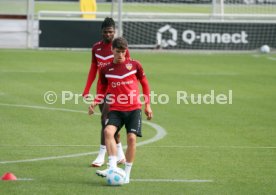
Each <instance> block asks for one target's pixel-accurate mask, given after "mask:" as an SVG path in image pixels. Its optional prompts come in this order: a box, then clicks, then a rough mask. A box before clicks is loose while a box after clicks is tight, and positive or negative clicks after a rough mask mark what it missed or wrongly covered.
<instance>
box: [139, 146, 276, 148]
mask: <svg viewBox="0 0 276 195" xmlns="http://www.w3.org/2000/svg"><path fill="white" fill-rule="evenodd" d="M143 148H226V149H229V148H231V149H276V146H143Z"/></svg>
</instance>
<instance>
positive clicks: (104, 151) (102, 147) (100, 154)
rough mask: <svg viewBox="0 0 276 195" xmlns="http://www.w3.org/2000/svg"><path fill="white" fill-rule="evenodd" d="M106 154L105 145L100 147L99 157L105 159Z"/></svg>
mask: <svg viewBox="0 0 276 195" xmlns="http://www.w3.org/2000/svg"><path fill="white" fill-rule="evenodd" d="M105 153H106V146H105V145H100V151H99V154H98V156H99V157H102V158H104V156H105Z"/></svg>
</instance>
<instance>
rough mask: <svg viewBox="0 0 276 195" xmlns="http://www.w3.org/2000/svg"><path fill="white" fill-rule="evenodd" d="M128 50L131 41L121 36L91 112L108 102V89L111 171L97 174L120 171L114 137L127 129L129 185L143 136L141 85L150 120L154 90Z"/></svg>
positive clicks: (107, 137)
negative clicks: (128, 41)
mask: <svg viewBox="0 0 276 195" xmlns="http://www.w3.org/2000/svg"><path fill="white" fill-rule="evenodd" d="M127 48H128V46H127V41H126V40H125V39H124V38H122V37H118V38H115V39H114V40H113V42H112V51H113V54H114V59H113V63H111V64H110V65H108V66H106V67H104V68H102V69H101V70H100V79H101V83H102V87H101V88H100V90H99V91H98V94H97V96H96V99H95V100H94V102H92V104H91V105H90V107H89V111H88V113H89V114H90V115H91V114H93V113H94V109H95V106H96V105H97V104H100V103H101V102H102V101H103V100H104V97H105V94H106V90H107V89H108V93H109V95H108V97H107V101H109V102H110V109H109V113H108V116H107V123H106V127H105V129H104V135H105V144H106V148H107V153H108V160H109V168H108V169H105V170H97V171H96V174H97V175H99V176H102V177H106V175H107V172H108V170H109V169H116V168H117V163H116V162H117V157H116V153H117V147H116V142H115V139H114V135H116V134H117V133H118V132H119V131H120V129H121V128H122V127H123V126H125V128H126V131H127V150H126V163H125V172H126V180H125V183H129V180H130V172H131V168H132V164H133V162H134V158H135V152H136V136H138V137H142V131H141V123H142V119H141V106H142V105H141V100H140V93H139V82H140V84H141V85H142V89H143V96H144V102H145V114H146V116H147V119H148V120H150V119H151V118H152V116H153V113H152V110H151V106H150V96H149V94H150V89H149V85H148V81H147V78H146V76H145V73H144V70H143V68H142V65H141V64H140V63H139V62H138V61H136V60H132V59H129V58H126V52H127Z"/></svg>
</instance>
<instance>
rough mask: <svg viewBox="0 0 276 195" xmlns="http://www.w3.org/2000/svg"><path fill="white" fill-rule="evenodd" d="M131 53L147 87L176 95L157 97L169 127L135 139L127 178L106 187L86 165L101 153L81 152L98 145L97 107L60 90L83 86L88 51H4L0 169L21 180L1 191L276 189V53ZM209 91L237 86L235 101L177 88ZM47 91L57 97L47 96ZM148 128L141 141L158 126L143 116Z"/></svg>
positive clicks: (158, 114) (159, 116) (158, 112)
mask: <svg viewBox="0 0 276 195" xmlns="http://www.w3.org/2000/svg"><path fill="white" fill-rule="evenodd" d="M131 55H132V57H133V58H135V59H139V60H140V61H141V62H142V64H143V65H144V69H145V71H146V73H147V76H148V80H149V82H150V85H151V90H153V91H154V92H155V93H156V94H168V96H169V98H170V101H169V103H168V104H156V105H153V106H152V107H153V111H154V119H153V121H152V122H153V123H155V124H158V125H160V126H161V127H163V128H164V129H165V130H166V132H167V134H166V136H165V137H164V138H163V139H161V140H158V141H156V142H152V143H149V144H146V145H143V146H139V147H137V157H136V160H135V163H134V166H133V171H132V179H133V180H132V181H131V183H130V184H129V185H125V186H122V187H109V186H107V185H106V184H105V181H104V180H103V179H102V178H99V177H98V176H96V174H95V170H96V169H95V168H90V167H89V164H90V162H91V161H92V160H93V159H94V158H95V154H90V155H85V154H86V153H92V152H95V151H97V150H98V144H99V136H100V131H99V129H100V122H99V116H98V115H96V116H92V117H91V116H88V115H87V114H86V113H85V112H86V111H87V107H88V105H87V104H85V103H84V102H83V101H82V99H81V98H76V101H79V102H77V103H78V104H75V102H74V101H68V102H66V103H65V104H62V102H61V100H60V98H61V92H62V91H72V92H73V93H75V94H81V92H82V90H83V87H84V85H85V82H86V76H87V72H88V69H89V62H90V51H40V50H4V49H1V50H0V83H1V85H0V138H1V139H0V175H3V174H4V173H5V172H13V173H14V174H15V175H16V176H17V177H18V178H19V179H22V180H18V181H0V194H20V195H25V194H26V195H29V194H82V195H83V194H145V195H146V194H177V195H178V194H179V195H180V194H210V195H213V194H235V195H237V194H240V195H245V194H250V195H252V194H256V195H259V194H276V187H275V184H276V182H275V181H276V163H275V162H276V145H275V143H276V142H275V141H276V129H275V128H276V120H275V118H276V113H275V110H276V103H275V99H276V88H275V86H276V61H275V60H276V55H275V54H269V55H261V54H257V53H255V54H253V53H251V54H183V53H182V54H181V53H166V52H162V53H160V52H159V53H158V52H136V51H131ZM211 90H214V91H215V93H216V94H219V93H223V94H227V93H228V91H229V90H232V91H233V103H232V104H224V105H219V104H184V103H183V102H182V103H181V104H177V102H176V92H177V91H186V92H187V93H188V94H208V93H210V91H211ZM47 91H55V92H56V93H57V95H58V96H57V97H58V101H57V102H56V103H55V104H52V105H50V104H46V103H45V102H44V99H43V96H44V93H45V92H47ZM91 91H92V92H93V93H94V91H95V88H93V89H92V90H91ZM45 107H46V108H50V109H45ZM58 109H60V110H58ZM62 109H63V110H62ZM144 118H145V117H144ZM143 133H144V137H143V138H141V139H138V142H142V141H147V140H149V139H151V138H153V137H154V136H155V135H156V131H155V130H154V129H153V128H152V127H151V126H149V125H147V124H144V125H143ZM122 142H123V144H124V145H125V143H126V141H125V131H124V130H122ZM74 154H75V155H79V156H77V157H70V158H69V157H68V158H65V156H66V155H74ZM51 157H57V158H58V159H49V158H51ZM41 158H45V159H44V160H41ZM30 159H33V161H30V162H20V161H22V160H30ZM35 159H36V160H37V161H34V160H35ZM8 161H9V162H8ZM24 179H25V180H24ZM26 179H31V180H26ZM139 179H140V181H138V180H139ZM195 180H196V181H199V180H206V181H208V182H196V181H195Z"/></svg>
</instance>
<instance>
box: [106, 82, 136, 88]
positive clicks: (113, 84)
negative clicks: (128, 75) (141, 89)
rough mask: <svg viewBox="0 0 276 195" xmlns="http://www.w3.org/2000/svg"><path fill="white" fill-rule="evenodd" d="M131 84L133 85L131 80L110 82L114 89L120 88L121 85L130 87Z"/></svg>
mask: <svg viewBox="0 0 276 195" xmlns="http://www.w3.org/2000/svg"><path fill="white" fill-rule="evenodd" d="M133 83H134V81H133V80H129V81H121V82H112V83H111V86H112V87H113V88H115V87H118V86H121V85H131V84H133Z"/></svg>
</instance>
